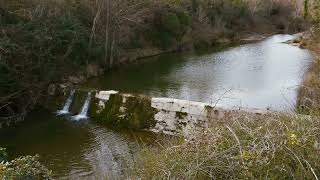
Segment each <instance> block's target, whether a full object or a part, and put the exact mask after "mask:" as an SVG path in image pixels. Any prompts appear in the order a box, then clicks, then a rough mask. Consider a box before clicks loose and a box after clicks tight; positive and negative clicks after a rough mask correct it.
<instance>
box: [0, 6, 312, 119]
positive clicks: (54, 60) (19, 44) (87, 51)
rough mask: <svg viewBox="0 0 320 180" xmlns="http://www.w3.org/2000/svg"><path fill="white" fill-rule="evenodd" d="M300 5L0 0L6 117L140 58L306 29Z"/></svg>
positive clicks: (1, 108) (0, 106) (1, 110)
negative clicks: (298, 9) (296, 10)
mask: <svg viewBox="0 0 320 180" xmlns="http://www.w3.org/2000/svg"><path fill="white" fill-rule="evenodd" d="M269 3H270V4H269ZM253 7H254V8H253ZM293 7H294V4H291V3H289V4H286V3H285V2H278V3H276V4H274V3H273V2H272V3H271V2H269V1H268V2H265V3H261V4H258V5H257V4H254V3H253V2H252V3H251V2H242V1H241V2H240V1H239V2H238V1H237V2H234V1H215V3H211V2H206V1H201V0H197V1H183V2H182V1H181V2H180V1H179V2H172V1H150V2H149V1H148V2H145V1H135V2H131V1H117V2H112V3H105V1H99V2H98V1H97V3H93V2H90V1H81V2H80V3H75V2H70V1H59V2H56V1H54V0H46V1H43V2H42V1H41V2H39V1H38V0H32V1H30V2H27V3H26V2H24V1H20V0H16V1H5V2H1V9H0V15H1V19H0V24H1V29H2V31H1V34H0V38H1V41H0V55H1V64H0V74H1V76H0V77H1V81H0V86H1V87H2V88H1V90H0V97H1V99H0V116H1V119H2V120H1V121H6V122H7V121H9V120H8V119H10V121H11V122H13V121H16V119H20V120H23V119H24V116H25V115H26V114H27V113H28V112H29V111H30V110H31V109H33V107H34V106H35V105H38V104H41V102H42V101H43V100H44V99H45V98H46V97H47V96H48V94H51V95H54V94H55V91H54V90H55V89H56V88H59V87H60V84H64V85H63V86H62V88H64V87H65V85H67V86H72V85H75V84H81V83H83V82H85V81H86V79H87V78H90V77H93V76H99V75H101V74H103V73H105V72H107V71H108V70H110V69H112V68H114V67H117V66H118V67H122V65H123V64H127V63H131V62H134V61H136V60H137V59H141V58H144V57H148V56H154V55H158V54H162V53H166V52H172V51H189V50H192V49H195V48H196V49H199V48H200V49H202V48H206V47H210V46H216V45H219V44H221V43H230V42H233V41H238V40H241V39H244V40H254V39H257V37H258V36H256V37H255V38H253V39H252V38H251V37H253V36H252V33H253V34H270V33H274V32H277V33H278V32H283V33H288V32H289V33H291V32H298V31H301V30H303V29H304V28H305V27H306V25H305V24H307V23H306V22H305V21H304V20H303V19H302V18H301V16H298V17H294V16H292V15H289V14H293V11H294V8H293ZM291 12H292V13H291ZM248 32H250V33H248ZM248 34H249V35H250V38H243V36H246V35H248ZM259 38H261V37H258V39H259ZM48 87H49V88H48ZM48 91H49V92H48Z"/></svg>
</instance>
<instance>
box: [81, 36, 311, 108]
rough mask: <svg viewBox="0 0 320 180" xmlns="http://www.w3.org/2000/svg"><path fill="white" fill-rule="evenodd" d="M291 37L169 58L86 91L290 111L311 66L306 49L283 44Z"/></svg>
mask: <svg viewBox="0 0 320 180" xmlns="http://www.w3.org/2000/svg"><path fill="white" fill-rule="evenodd" d="M292 38H293V36H291V35H275V36H272V37H270V38H268V39H266V40H264V41H261V42H258V43H252V44H245V45H240V46H238V47H231V48H226V49H224V50H222V51H221V50H220V51H218V52H213V53H212V52H211V53H207V54H200V55H197V54H171V55H165V56H161V57H156V58H153V61H147V62H146V63H143V64H138V65H136V66H130V67H127V68H122V69H120V70H116V71H112V72H111V73H109V74H106V75H105V76H104V77H101V78H98V79H93V80H92V81H91V82H89V83H88V84H87V86H90V87H95V88H101V89H106V90H110V89H113V90H119V91H124V92H131V93H132V92H134V93H142V94H147V95H150V96H155V97H170V98H177V99H185V100H192V101H200V102H207V103H214V104H218V105H220V106H226V107H233V106H243V107H253V108H262V109H265V108H271V109H273V110H279V111H281V110H289V109H292V108H294V106H295V104H296V97H297V87H298V85H299V84H300V83H301V80H302V78H303V74H304V72H305V70H306V68H307V65H308V64H309V63H310V62H311V61H312V55H311V54H310V52H309V51H308V50H303V49H300V48H298V47H294V46H291V45H288V44H285V43H283V42H285V41H287V40H289V39H292Z"/></svg>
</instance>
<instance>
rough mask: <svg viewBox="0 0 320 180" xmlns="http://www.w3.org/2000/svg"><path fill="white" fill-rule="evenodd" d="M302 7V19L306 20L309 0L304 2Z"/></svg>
mask: <svg viewBox="0 0 320 180" xmlns="http://www.w3.org/2000/svg"><path fill="white" fill-rule="evenodd" d="M303 6H304V18H307V17H308V16H309V0H304V2H303Z"/></svg>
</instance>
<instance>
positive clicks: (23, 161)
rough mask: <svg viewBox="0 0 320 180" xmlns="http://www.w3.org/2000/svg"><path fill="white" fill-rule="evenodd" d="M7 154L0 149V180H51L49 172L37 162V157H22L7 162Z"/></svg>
mask: <svg viewBox="0 0 320 180" xmlns="http://www.w3.org/2000/svg"><path fill="white" fill-rule="evenodd" d="M7 158H8V157H7V153H6V151H5V149H4V148H0V179H3V180H11V179H24V180H33V179H51V171H49V170H48V169H47V168H46V167H44V166H43V165H42V164H41V163H40V162H39V156H24V157H20V158H17V159H14V160H12V161H7Z"/></svg>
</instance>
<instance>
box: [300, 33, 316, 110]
mask: <svg viewBox="0 0 320 180" xmlns="http://www.w3.org/2000/svg"><path fill="white" fill-rule="evenodd" d="M319 34H320V33H316V32H314V33H313V34H312V35H310V36H309V37H308V38H306V39H304V40H302V44H304V46H306V47H307V48H308V49H310V50H312V51H313V52H314V55H315V60H314V62H313V63H312V64H311V65H310V68H309V70H308V72H307V74H306V75H305V79H304V81H303V84H302V86H301V87H300V89H299V96H298V112H301V113H306V114H311V115H317V116H319V115H320V111H319V110H320V38H319Z"/></svg>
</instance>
